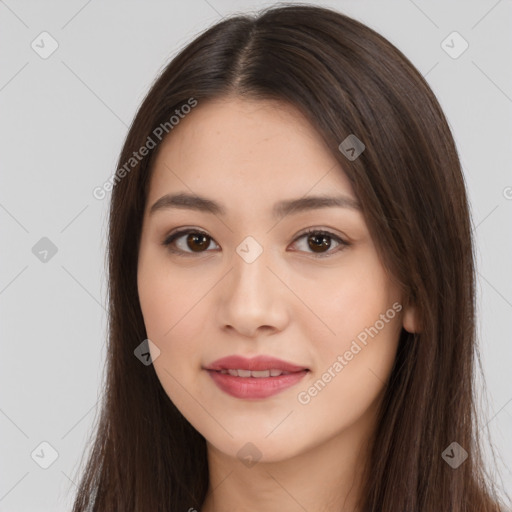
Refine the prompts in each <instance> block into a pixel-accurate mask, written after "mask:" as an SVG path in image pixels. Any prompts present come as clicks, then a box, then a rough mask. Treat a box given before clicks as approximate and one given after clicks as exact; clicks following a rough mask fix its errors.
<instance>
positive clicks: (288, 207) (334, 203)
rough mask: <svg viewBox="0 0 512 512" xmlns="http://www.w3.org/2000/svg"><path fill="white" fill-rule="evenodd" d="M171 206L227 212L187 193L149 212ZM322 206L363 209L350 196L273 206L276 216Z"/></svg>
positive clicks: (171, 197) (157, 204) (170, 197)
mask: <svg viewBox="0 0 512 512" xmlns="http://www.w3.org/2000/svg"><path fill="white" fill-rule="evenodd" d="M170 208H179V209H187V210H196V211H200V212H205V213H211V214H213V215H219V216H225V215H226V213H227V210H226V208H225V207H224V206H222V205H221V204H220V203H218V202H217V201H214V200H213V199H208V198H206V197H202V196H197V195H190V194H186V193H180V194H166V195H165V196H162V197H161V198H160V199H158V200H157V201H156V202H155V203H154V204H153V206H151V208H150V210H149V213H150V215H151V214H153V213H154V212H156V211H159V210H167V209H170ZM320 208H350V209H353V210H357V211H361V205H360V204H359V203H358V202H357V201H356V200H355V199H352V198H351V197H348V196H308V197H301V198H298V199H287V200H284V201H279V202H278V203H276V204H275V205H274V207H273V208H272V214H273V216H274V218H275V217H283V216H285V215H288V214H293V213H299V212H304V211H309V210H316V209H320Z"/></svg>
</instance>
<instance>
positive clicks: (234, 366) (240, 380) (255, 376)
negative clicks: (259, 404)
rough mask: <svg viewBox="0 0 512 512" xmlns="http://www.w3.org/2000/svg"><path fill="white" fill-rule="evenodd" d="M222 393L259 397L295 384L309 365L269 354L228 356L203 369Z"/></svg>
mask: <svg viewBox="0 0 512 512" xmlns="http://www.w3.org/2000/svg"><path fill="white" fill-rule="evenodd" d="M203 369H204V370H206V371H207V372H208V374H209V375H210V377H211V378H212V380H213V382H214V383H215V384H216V385H217V386H218V387H219V388H220V389H221V390H222V391H223V392H225V393H227V394H228V395H230V396H233V397H236V398H241V399H262V398H267V397H270V396H273V395H275V394H277V393H280V392H281V391H284V390H285V389H287V388H290V387H291V386H294V385H295V384H297V383H298V382H299V381H300V380H302V379H303V378H304V376H305V375H306V374H307V373H309V371H310V370H309V368H306V367H304V366H299V365H296V364H293V363H289V362H287V361H282V360H280V359H276V358H273V357H270V356H259V357H255V358H252V359H246V358H243V357H241V356H229V357H226V358H223V359H219V360H217V361H215V362H214V363H212V364H210V365H209V366H207V367H205V368H203Z"/></svg>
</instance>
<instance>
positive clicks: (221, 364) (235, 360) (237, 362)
mask: <svg viewBox="0 0 512 512" xmlns="http://www.w3.org/2000/svg"><path fill="white" fill-rule="evenodd" d="M205 369H206V370H217V371H219V370H254V371H258V370H272V369H275V370H282V371H285V372H300V371H303V370H307V368H306V367H305V366H299V365H296V364H293V363H289V362H287V361H283V360H281V359H276V358H275V357H271V356H257V357H253V358H251V359H247V358H246V357H242V356H237V355H234V356H228V357H222V358H221V359H217V360H216V361H214V362H213V363H211V364H209V365H208V366H206V367H205Z"/></svg>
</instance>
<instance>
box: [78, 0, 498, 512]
mask: <svg viewBox="0 0 512 512" xmlns="http://www.w3.org/2000/svg"><path fill="white" fill-rule="evenodd" d="M112 188H113V191H112V202H111V210H110V236H109V271H110V272H109V279H110V282H109V286H110V336H109V352H108V354H109V359H108V364H107V374H106V375H107V382H106V393H105V401H104V403H103V407H102V414H101V420H100V423H99V425H98V429H97V433H96V439H95V442H94V445H93V450H92V452H91V454H90V458H89V460H88V464H87V467H86V469H85V472H84V477H83V480H82V481H81V485H80V488H79V492H78V495H77V498H76V501H75V505H74V509H73V510H74V512H78V511H85V510H120V511H121V510H122V511H132V510H133V511H135V510H137V511H138V512H144V511H148V512H149V511H152V512H154V511H157V510H158V511H159V510H162V511H171V510H172V511H185V510H189V511H190V512H191V511H193V510H201V511H202V512H217V511H227V510H251V511H259V510H265V511H270V510H287V511H295V510H308V511H309V512H313V511H320V510H333V511H334V510H336V511H358V512H362V511H365V512H366V511H379V512H384V511H385V512H397V511H414V512H434V511H435V512H439V511H441V510H446V511H448V510H449V511H451V512H457V511H460V512H462V511H465V512H468V511H475V512H476V511H478V512H483V511H498V510H500V508H499V507H500V505H499V503H498V498H497V497H496V491H495V490H494V488H493V485H492V483H491V482H488V481H487V480H486V473H485V470H484V467H483V463H482V460H481V457H480V451H479V450H480V445H479V440H478V435H477V434H478V432H477V428H476V410H475V401H474V395H473V393H474V389H473V375H474V351H475V349H476V346H475V311H474V309H475V306H474V287H475V277H474V260H473V245H472V239H471V222H470V217H469V212H468V203H467V197H466V191H465V187H464V180H463V176H462V172H461V166H460V162H459V159H458V155H457V151H456V147H455V144H454V141H453V138H452V136H451V133H450V130H449V127H448V124H447V122H446V119H445V117H444V115H443V112H442V111H441V108H440V106H439V104H438V102H437V100H436V98H435V97H434V94H433V93H432V91H431V89H430V88H429V86H428V85H427V83H426V82H425V80H424V79H423V77H422V76H421V74H419V73H418V71H417V70H416V69H415V68H414V67H413V65H412V64H411V63H410V62H409V61H408V60H407V58H406V57H405V56H404V55H403V54H402V53H401V52H400V51H398V50H397V49H396V48H395V47H394V46H392V45H391V44H390V43H389V42H388V41H387V40H385V39H384V38H383V37H382V36H380V35H378V34H377V33H375V32H374V31H372V30H371V29H369V28H368V27H366V26H364V25H362V24H361V23H359V22H357V21H355V20H353V19H350V18H349V17H346V16H344V15H342V14H339V13H336V12H334V11H331V10H328V9H325V8H320V7H313V6H303V5H302V6H287V7H277V8H271V9H267V10H266V11H263V12H262V13H260V14H259V15H258V16H255V17H249V16H235V17H231V18H229V19H226V20H224V21H222V22H220V23H218V24H217V25H215V26H214V27H212V28H210V29H209V30H207V31H206V32H204V33H203V34H202V35H200V36H199V37H198V38H196V40H194V41H193V42H192V43H191V44H189V45H188V46H187V47H186V48H185V49H184V50H182V51H181V53H180V54H179V55H177V56H176V57H175V58H174V59H173V61H172V62H171V63H170V64H169V65H168V66H167V68H166V69H165V70H164V71H163V73H162V74H161V76H160V77H159V78H158V80H157V81H156V82H155V84H154V85H153V87H152V88H151V90H150V92H149V94H148V95H147V97H146V99H145V100H144V102H143V104H142V106H141V107H140V109H139V112H138V113H137V116H136V118H135V121H134V123H133V125H132V127H131V128H130V131H129V133H128V136H127V139H126V142H125V145H124V148H123V150H122V153H121V156H120V160H119V166H118V170H117V172H116V174H115V176H114V179H113V181H112Z"/></svg>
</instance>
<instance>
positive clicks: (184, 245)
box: [163, 229, 350, 258]
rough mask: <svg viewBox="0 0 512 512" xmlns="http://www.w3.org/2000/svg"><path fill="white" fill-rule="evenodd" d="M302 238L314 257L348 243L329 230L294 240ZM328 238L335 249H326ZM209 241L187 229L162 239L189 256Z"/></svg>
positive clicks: (205, 246)
mask: <svg viewBox="0 0 512 512" xmlns="http://www.w3.org/2000/svg"><path fill="white" fill-rule="evenodd" d="M185 236H186V237H185ZM182 238H184V242H183V240H181V239H182ZM302 238H306V240H307V245H308V247H309V248H310V249H311V250H312V252H313V253H315V257H317V258H322V257H325V256H329V255H331V254H333V253H336V252H338V251H340V250H342V249H343V248H344V247H346V246H348V245H350V244H349V243H348V242H346V241H345V240H343V239H342V238H340V237H339V236H337V235H335V234H334V233H331V232H329V231H322V230H309V231H307V232H306V233H303V234H302V235H300V236H298V237H297V238H296V239H295V240H294V242H297V241H298V240H301V239H302ZM329 240H334V241H335V242H336V243H337V244H338V245H337V247H336V248H335V250H332V251H328V249H330V248H331V244H332V242H331V241H329ZM210 242H213V238H212V237H210V236H209V235H207V234H206V233H204V232H203V231H198V230H195V229H187V230H181V231H177V232H176V233H173V234H171V235H170V236H168V237H167V238H166V239H165V240H164V242H163V245H164V246H166V247H168V249H169V250H170V251H171V252H173V253H176V254H180V255H187V256H189V255H193V254H194V253H201V252H207V251H206V249H208V247H209V246H210ZM214 243H215V242H214ZM180 245H181V247H180ZM176 247H177V248H176ZM187 249H190V250H187ZM324 249H327V250H324ZM306 252H308V251H306Z"/></svg>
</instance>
